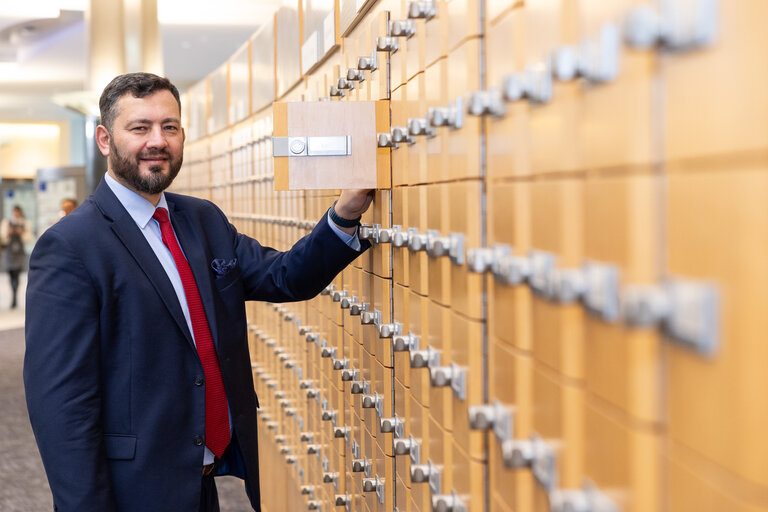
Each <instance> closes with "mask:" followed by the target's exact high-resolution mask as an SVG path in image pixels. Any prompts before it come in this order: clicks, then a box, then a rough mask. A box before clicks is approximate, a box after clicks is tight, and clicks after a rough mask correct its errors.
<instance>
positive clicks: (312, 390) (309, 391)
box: [307, 388, 318, 400]
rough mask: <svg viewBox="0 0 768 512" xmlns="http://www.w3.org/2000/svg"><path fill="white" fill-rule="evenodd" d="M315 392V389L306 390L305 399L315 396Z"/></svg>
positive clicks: (316, 392)
mask: <svg viewBox="0 0 768 512" xmlns="http://www.w3.org/2000/svg"><path fill="white" fill-rule="evenodd" d="M317 394H318V391H317V389H314V388H310V389H308V390H307V399H309V400H312V399H313V398H317Z"/></svg>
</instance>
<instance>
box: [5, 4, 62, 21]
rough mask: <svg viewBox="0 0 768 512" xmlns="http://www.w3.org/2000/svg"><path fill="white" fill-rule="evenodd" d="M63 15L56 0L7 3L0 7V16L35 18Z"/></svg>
mask: <svg viewBox="0 0 768 512" xmlns="http://www.w3.org/2000/svg"><path fill="white" fill-rule="evenodd" d="M60 15H61V9H60V8H59V7H57V5H55V2H39V3H37V2H36V3H35V4H34V5H28V4H27V5H24V4H17V5H7V6H4V7H2V8H0V17H3V18H19V19H35V20H40V19H43V18H58V17H59V16H60Z"/></svg>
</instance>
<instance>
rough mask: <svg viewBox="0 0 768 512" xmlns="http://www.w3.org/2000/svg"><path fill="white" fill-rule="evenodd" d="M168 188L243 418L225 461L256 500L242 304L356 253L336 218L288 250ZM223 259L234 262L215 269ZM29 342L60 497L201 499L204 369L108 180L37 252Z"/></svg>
mask: <svg viewBox="0 0 768 512" xmlns="http://www.w3.org/2000/svg"><path fill="white" fill-rule="evenodd" d="M166 198H167V201H168V206H169V210H170V212H171V220H172V223H173V227H174V230H175V231H176V234H177V236H178V239H179V243H180V244H181V246H182V248H183V250H184V253H185V254H186V256H187V259H188V260H189V263H190V266H191V267H192V271H193V273H194V275H195V280H196V281H197V284H198V287H199V289H200V296H201V298H202V301H203V305H204V307H205V311H206V315H207V317H208V323H209V325H210V328H211V332H212V334H213V338H214V343H215V345H216V350H217V353H218V356H219V362H220V365H221V372H222V377H223V380H224V387H225V389H226V393H227V400H228V403H229V407H230V412H231V415H232V423H233V443H232V446H231V450H230V452H231V453H230V456H229V459H230V460H228V461H226V462H227V466H228V467H229V468H230V471H231V472H232V473H234V474H236V475H237V476H240V477H242V478H245V482H246V490H247V491H248V494H249V497H250V499H251V503H252V505H253V507H254V509H255V510H259V503H260V495H259V484H258V474H259V469H258V468H259V466H258V448H257V433H256V429H257V420H256V409H257V407H258V399H257V397H256V394H255V392H254V388H253V374H252V371H251V363H250V356H249V353H248V342H247V333H246V318H245V301H246V300H266V301H272V302H281V301H296V300H305V299H309V298H311V297H313V296H315V295H317V294H318V293H319V292H320V290H322V289H323V288H324V287H325V286H326V285H327V284H328V283H329V282H330V281H331V280H332V279H333V278H334V276H336V275H337V274H338V273H339V272H340V271H341V270H342V269H343V268H344V267H345V266H346V265H348V264H349V263H350V262H351V261H352V260H353V259H354V258H356V257H357V256H358V254H359V253H358V252H356V251H354V250H352V249H350V248H349V247H348V246H346V245H345V244H344V243H343V242H342V241H341V240H340V239H339V237H338V236H337V235H336V234H335V233H333V231H332V230H331V228H330V226H329V225H328V221H327V219H326V216H325V215H324V216H323V218H322V219H320V221H319V222H318V223H317V225H316V226H315V228H314V230H313V231H312V232H311V233H310V234H309V235H307V236H305V237H304V238H302V239H301V240H299V241H298V242H297V243H296V244H295V245H294V246H293V248H292V249H291V250H289V251H287V252H279V251H275V250H273V249H271V248H268V247H264V246H262V245H260V244H259V243H258V242H257V241H256V240H253V239H252V238H249V237H247V236H244V235H242V234H239V233H237V231H236V230H235V228H234V227H233V226H232V225H231V224H230V223H229V222H228V220H227V219H226V217H225V216H224V214H223V213H222V212H221V211H220V210H219V209H218V208H217V207H216V206H215V205H213V204H212V203H211V202H209V201H204V200H201V199H196V198H192V197H187V196H182V195H177V194H171V193H167V194H166ZM368 246H369V244H367V243H365V244H364V247H365V248H367V247H368ZM214 259H221V260H225V261H228V262H230V261H232V260H237V265H236V266H235V267H234V268H232V269H231V270H230V271H229V272H228V273H226V274H225V275H220V274H219V273H217V272H215V271H214V270H213V268H212V267H211V262H212V261H213V260H214ZM26 342H27V350H26V355H25V362H24V384H25V387H26V394H27V406H28V410H29V416H30V420H31V423H32V427H33V430H34V432H35V437H36V439H37V443H38V446H39V449H40V454H41V456H42V459H43V463H44V466H45V470H46V473H47V476H48V480H49V482H50V486H51V490H52V492H53V500H54V510H59V511H61V512H110V511H119V512H136V511H158V512H161V511H163V512H165V511H167V512H179V511H197V510H198V506H199V500H200V483H201V466H202V461H203V450H204V447H203V446H200V445H199V437H198V436H203V435H204V432H205V390H204V387H205V386H204V384H203V385H201V379H200V378H199V377H201V376H202V375H203V369H202V366H201V364H200V359H199V358H198V355H197V351H196V349H195V346H194V343H193V340H192V337H191V335H190V333H189V329H188V327H187V324H186V321H185V320H184V316H183V313H182V310H181V307H180V305H179V302H178V299H177V298H176V294H175V293H174V290H173V287H172V285H171V282H170V280H169V279H168V277H167V275H166V273H165V271H164V270H163V268H162V266H161V264H160V262H159V261H158V260H157V257H156V256H155V254H154V252H152V249H151V248H150V247H149V244H148V243H147V241H146V239H145V238H144V236H143V235H142V233H141V231H140V230H139V228H138V227H137V226H136V223H135V222H134V220H133V219H132V218H131V216H130V215H129V214H128V212H127V211H126V210H125V208H124V207H123V206H122V204H120V202H119V201H118V200H117V198H116V197H115V195H114V194H113V193H112V191H111V190H110V189H109V187H108V186H107V185H106V183H104V182H103V181H102V183H101V184H100V185H99V187H98V189H97V190H96V192H95V193H94V195H93V196H91V198H89V199H88V200H87V201H86V202H85V203H83V205H82V206H80V207H79V208H78V209H76V210H75V211H74V212H73V213H72V214H70V215H69V216H67V217H65V218H63V219H62V220H61V221H60V222H58V223H57V224H56V225H54V226H53V227H51V228H49V229H48V230H47V231H45V233H43V235H42V236H41V237H40V239H39V241H38V242H37V244H36V246H35V249H34V251H33V252H32V255H31V259H30V269H29V283H28V288H27V309H26ZM196 441H197V442H196Z"/></svg>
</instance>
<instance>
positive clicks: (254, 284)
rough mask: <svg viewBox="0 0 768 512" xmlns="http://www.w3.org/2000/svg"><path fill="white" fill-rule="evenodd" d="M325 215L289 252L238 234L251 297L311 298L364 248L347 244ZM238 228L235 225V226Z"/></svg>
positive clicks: (276, 299) (237, 246) (364, 245)
mask: <svg viewBox="0 0 768 512" xmlns="http://www.w3.org/2000/svg"><path fill="white" fill-rule="evenodd" d="M327 217H328V216H327V215H325V214H324V215H323V216H322V217H321V218H320V221H319V222H318V223H317V224H316V225H315V228H314V229H313V230H312V232H311V233H309V234H308V235H306V236H304V237H303V238H301V239H299V240H298V241H297V242H296V243H295V244H294V245H293V247H291V249H289V250H288V251H285V252H281V251H277V250H275V249H272V248H270V247H264V246H262V245H261V244H259V242H257V241H256V240H254V239H253V238H250V237H247V236H245V235H242V234H240V233H236V235H235V237H236V238H235V252H236V254H237V257H238V261H239V263H240V266H241V269H242V272H243V276H242V279H243V283H244V285H245V294H246V298H247V299H248V300H266V301H270V302H288V301H299V300H308V299H311V298H312V297H314V296H316V295H317V294H318V293H320V291H322V289H323V288H325V287H326V286H327V285H328V284H329V283H330V282H331V281H332V280H333V278H334V277H336V275H337V274H338V273H339V272H341V271H342V270H343V269H344V267H346V266H347V265H349V264H350V263H351V262H352V261H353V260H354V259H355V258H357V257H358V256H359V255H360V254H361V252H363V251H365V250H366V249H368V248H369V247H370V246H371V244H370V242H368V241H363V243H362V245H361V251H357V250H355V249H352V248H351V247H349V246H348V245H347V244H345V243H344V242H343V241H342V240H341V239H340V238H339V237H338V235H336V233H334V232H333V230H332V229H331V226H330V225H329V224H328V218H327ZM232 229H233V230H234V227H233V228H232Z"/></svg>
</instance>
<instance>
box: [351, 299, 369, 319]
mask: <svg viewBox="0 0 768 512" xmlns="http://www.w3.org/2000/svg"><path fill="white" fill-rule="evenodd" d="M363 311H368V304H366V303H365V302H360V303H357V302H353V303H352V304H350V305H349V314H350V315H352V316H360V314H361V313H362V312H363Z"/></svg>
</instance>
